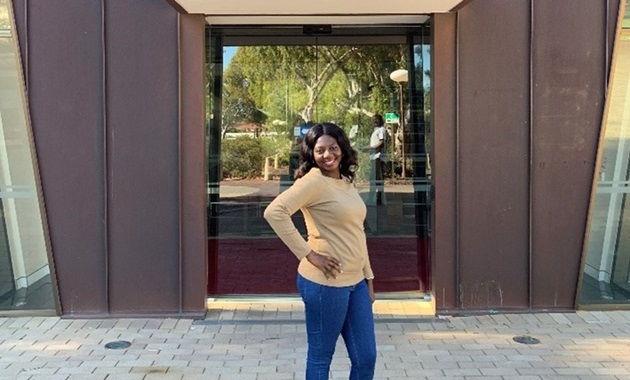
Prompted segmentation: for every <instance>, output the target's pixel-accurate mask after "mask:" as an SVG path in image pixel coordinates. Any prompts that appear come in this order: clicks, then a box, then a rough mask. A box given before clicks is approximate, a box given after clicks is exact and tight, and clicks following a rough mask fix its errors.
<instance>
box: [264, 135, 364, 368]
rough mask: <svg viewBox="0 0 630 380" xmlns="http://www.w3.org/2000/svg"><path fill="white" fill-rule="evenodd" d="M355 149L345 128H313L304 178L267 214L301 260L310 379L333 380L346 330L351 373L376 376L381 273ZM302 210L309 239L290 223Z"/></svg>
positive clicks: (304, 151)
mask: <svg viewBox="0 0 630 380" xmlns="http://www.w3.org/2000/svg"><path fill="white" fill-rule="evenodd" d="M356 155H357V153H356V152H355V151H354V150H353V149H352V148H351V147H350V142H349V140H348V138H347V137H346V136H345V134H344V133H343V130H342V129H341V128H339V127H338V126H336V125H335V124H332V123H323V124H317V125H315V126H313V127H312V128H311V129H310V130H309V132H308V133H307V135H306V137H305V138H304V141H303V142H302V148H301V151H300V166H299V168H298V170H297V171H296V174H295V177H296V178H297V180H296V181H295V183H294V184H293V186H291V187H290V188H289V189H287V190H286V191H284V192H283V193H281V194H280V195H278V197H276V199H274V201H273V202H271V204H270V205H269V206H268V207H267V209H266V210H265V219H267V221H268V222H269V224H270V225H271V227H272V228H273V229H274V231H275V232H276V234H278V236H279V237H280V239H282V241H283V242H284V243H285V244H286V245H287V247H289V249H290V250H291V251H292V252H293V253H294V254H295V255H296V256H297V258H298V259H299V260H300V264H299V266H298V279H297V284H298V290H299V292H300V295H301V297H302V300H303V301H304V307H305V315H306V332H307V337H308V354H307V360H306V380H313V379H322V380H323V379H328V374H329V370H330V363H331V361H332V357H333V353H334V351H335V344H336V342H337V339H338V337H339V335H340V334H341V335H342V336H343V339H344V341H345V343H346V347H347V349H348V354H349V356H350V361H351V363H352V369H351V372H350V379H361V380H366V379H368V380H369V379H372V378H373V377H374V366H375V363H376V340H375V336H374V316H373V314H372V303H373V302H374V288H373V285H372V280H373V278H374V274H373V273H372V268H371V267H370V260H369V258H368V252H367V245H366V238H365V232H364V231H363V222H364V219H365V216H366V207H365V204H364V203H363V200H362V199H361V197H360V196H359V193H358V191H357V189H356V188H355V186H354V184H353V183H352V181H353V180H354V172H353V170H352V169H354V167H355V166H356V164H357V157H356ZM298 210H302V214H303V215H304V220H305V222H306V229H307V232H308V240H307V241H305V240H304V238H303V237H302V236H301V235H300V233H299V232H298V230H297V229H296V228H295V225H294V224H293V222H292V221H291V215H293V214H294V213H295V212H297V211H298Z"/></svg>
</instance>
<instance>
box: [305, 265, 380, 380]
mask: <svg viewBox="0 0 630 380" xmlns="http://www.w3.org/2000/svg"><path fill="white" fill-rule="evenodd" d="M297 285H298V290H299V292H300V296H302V300H303V301H304V309H305V314H306V333H307V338H308V354H307V359H306V380H327V379H328V374H329V372H330V363H331V361H332V358H333V354H334V352H335V345H336V343H337V339H338V338H339V335H340V334H341V336H342V337H343V340H344V342H345V343H346V348H347V350H348V356H349V357H350V362H351V363H352V369H351V371H350V380H370V379H373V378H374V366H375V365H376V338H375V335H374V315H373V314H372V301H371V300H370V294H369V292H368V287H367V283H366V281H365V280H364V281H361V282H359V283H358V284H356V285H353V286H345V287H341V288H338V287H331V286H325V285H320V284H316V283H314V282H312V281H309V280H307V279H305V278H304V277H302V276H300V275H298V279H297Z"/></svg>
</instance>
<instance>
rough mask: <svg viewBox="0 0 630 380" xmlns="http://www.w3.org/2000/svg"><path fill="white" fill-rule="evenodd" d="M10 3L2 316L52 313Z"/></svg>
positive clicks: (1, 9) (5, 27) (4, 62)
mask: <svg viewBox="0 0 630 380" xmlns="http://www.w3.org/2000/svg"><path fill="white" fill-rule="evenodd" d="M13 30H14V28H13V20H12V9H11V2H10V1H8V0H0V313H1V312H2V311H3V310H27V309H48V310H52V309H55V303H54V301H53V300H54V298H53V290H52V284H51V275H50V265H49V261H48V254H47V248H46V243H45V242H46V240H45V238H44V228H43V223H42V212H41V208H40V200H39V192H38V186H37V185H36V184H37V182H36V178H35V169H34V168H35V165H34V159H33V150H32V149H33V144H32V139H31V138H30V128H29V127H30V126H29V122H28V118H27V112H26V106H25V105H26V102H25V91H24V87H23V84H24V81H23V79H22V78H23V77H22V72H21V68H22V66H21V64H20V59H19V55H18V45H17V39H16V38H15V35H14V33H13Z"/></svg>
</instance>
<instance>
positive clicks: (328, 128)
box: [295, 123, 358, 182]
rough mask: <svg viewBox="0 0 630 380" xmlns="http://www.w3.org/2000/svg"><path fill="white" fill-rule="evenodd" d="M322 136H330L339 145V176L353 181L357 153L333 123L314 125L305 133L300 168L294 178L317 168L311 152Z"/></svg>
mask: <svg viewBox="0 0 630 380" xmlns="http://www.w3.org/2000/svg"><path fill="white" fill-rule="evenodd" d="M323 135H327V136H330V137H332V138H334V139H335V140H337V144H339V148H340V149H341V163H340V165H339V171H340V172H341V175H343V176H345V177H347V178H348V179H349V180H350V182H352V181H353V180H354V172H355V171H356V168H357V165H358V160H357V152H356V151H355V150H354V149H352V147H351V146H350V140H348V137H346V134H345V133H344V132H343V129H341V128H340V127H339V126H337V125H336V124H333V123H321V124H315V125H314V126H313V127H311V129H309V131H308V132H307V133H306V136H305V137H304V140H302V149H300V166H299V167H298V168H297V170H296V171H295V178H296V179H297V178H301V177H303V176H304V175H305V174H306V173H308V172H309V171H310V170H311V169H312V168H315V167H317V163H316V162H315V156H314V155H313V150H314V149H315V144H316V143H317V140H318V139H319V138H320V137H321V136H323Z"/></svg>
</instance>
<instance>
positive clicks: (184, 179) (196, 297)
mask: <svg viewBox="0 0 630 380" xmlns="http://www.w3.org/2000/svg"><path fill="white" fill-rule="evenodd" d="M205 25H206V23H205V20H204V18H203V16H188V15H181V16H180V75H181V85H180V94H181V118H182V123H181V148H182V149H181V161H180V167H181V169H180V170H181V173H182V174H181V183H182V197H181V198H182V199H181V202H182V204H181V215H182V219H181V220H182V225H181V228H182V264H183V265H182V280H181V281H182V293H183V294H182V296H183V299H182V308H183V311H184V312H199V313H205V310H206V297H207V295H206V281H207V279H206V271H207V269H206V268H208V265H207V263H206V260H207V256H208V255H207V252H208V250H207V244H208V243H207V242H208V239H207V236H208V233H207V226H206V213H205V210H206V191H205V189H206V187H207V184H206V182H207V180H206V173H207V170H206V168H205V141H206V138H205V125H204V124H205V120H204V115H205V112H204V111H205V86H204V84H205V80H204V64H205Z"/></svg>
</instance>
